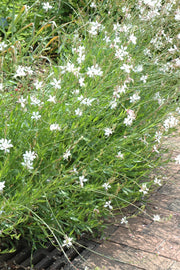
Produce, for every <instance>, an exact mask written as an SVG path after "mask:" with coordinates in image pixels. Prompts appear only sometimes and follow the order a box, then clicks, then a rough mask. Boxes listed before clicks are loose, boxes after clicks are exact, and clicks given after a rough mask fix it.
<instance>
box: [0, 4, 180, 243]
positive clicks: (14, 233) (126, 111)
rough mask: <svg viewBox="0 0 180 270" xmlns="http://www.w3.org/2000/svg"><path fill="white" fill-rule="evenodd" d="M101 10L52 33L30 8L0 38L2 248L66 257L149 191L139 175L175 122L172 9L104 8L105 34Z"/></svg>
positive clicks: (153, 163)
mask: <svg viewBox="0 0 180 270" xmlns="http://www.w3.org/2000/svg"><path fill="white" fill-rule="evenodd" d="M26 3H27V4H28V3H30V2H29V1H28V2H26ZM49 3H50V4H53V3H54V2H52V3H51V2H49ZM73 3H75V2H73ZM73 3H71V4H73ZM56 4H57V3H55V5H56ZM75 4H76V3H75ZM91 4H92V3H91ZM112 4H113V1H109V2H108V1H107V3H101V2H98V3H97V6H96V7H91V6H90V5H89V6H87V7H86V9H83V10H82V12H81V10H80V9H77V11H78V14H79V15H78V17H77V18H76V20H75V22H74V21H73V22H72V23H71V24H68V25H59V24H58V23H59V21H58V18H57V17H55V18H53V19H51V20H47V17H48V16H49V18H52V17H51V12H52V15H53V14H54V15H56V14H55V13H54V12H55V11H54V10H52V9H53V8H50V9H49V10H47V14H46V13H45V14H44V15H43V14H41V13H40V11H39V6H40V5H41V4H40V3H39V2H38V1H37V6H36V5H34V7H33V8H32V10H31V9H30V10H28V9H27V10H26V8H21V10H20V11H17V16H14V19H13V20H12V21H11V22H10V23H9V25H8V30H6V29H5V28H4V30H3V31H4V32H3V33H4V37H3V39H2V41H1V43H0V53H1V63H0V65H1V77H0V80H1V84H0V88H1V93H0V106H1V111H0V113H1V115H0V166H1V167H0V172H1V179H0V190H1V194H0V209H1V210H0V211H1V212H0V224H1V225H0V226H1V227H0V233H1V238H2V239H6V240H9V239H10V238H11V239H19V237H25V238H27V239H28V240H29V241H33V242H34V244H35V243H36V241H38V242H40V243H42V242H43V241H46V239H47V237H49V238H52V237H54V238H55V239H56V241H59V245H60V246H61V245H63V243H64V244H65V242H63V238H65V240H64V241H67V242H66V243H69V245H71V242H72V239H71V238H73V239H74V240H75V239H76V238H77V237H79V236H81V234H82V232H85V231H86V232H87V231H90V232H92V230H93V229H95V228H100V227H101V225H102V223H103V217H105V216H108V215H110V214H112V212H113V209H117V210H118V209H119V211H121V212H123V208H124V207H125V206H127V205H129V204H130V203H134V202H135V201H137V200H142V199H143V198H144V195H146V194H147V193H148V192H149V190H153V188H154V187H155V186H156V185H157V184H159V183H160V182H158V181H157V178H152V177H151V176H150V174H151V173H152V171H153V170H154V169H155V168H156V167H157V166H158V165H159V164H161V163H162V158H161V157H162V153H163V149H162V148H161V141H162V138H163V135H164V134H167V132H169V131H171V130H173V128H175V127H176V125H177V123H178V120H177V117H178V113H179V108H178V107H177V105H176V103H175V102H173V101H175V100H176V99H177V95H178V72H179V71H178V66H179V62H178V59H177V54H178V51H177V44H178V40H179V35H178V33H177V29H176V25H177V18H176V12H177V5H176V3H175V2H174V3H173V4H172V7H171V8H170V7H169V6H168V2H167V3H164V5H161V6H158V7H153V8H152V7H151V6H147V5H145V4H143V3H141V5H140V4H139V5H135V4H134V3H132V4H131V1H128V4H127V5H126V7H124V6H123V5H122V6H121V5H118V4H117V3H116V2H115V1H114V5H113V12H114V11H115V10H116V9H117V14H116V15H117V18H118V21H117V22H114V20H115V18H114V16H112V15H111V10H110V7H111V5H112ZM78 5H79V2H78ZM82 5H83V2H82ZM86 5H87V3H86ZM108 5H109V14H108ZM16 8H17V7H16ZM75 8H77V7H76V5H75ZM156 8H157V10H156ZM141 9H142V10H143V14H142V12H141ZM154 9H155V10H154ZM35 10H38V14H39V17H40V21H41V22H40V21H39V22H38V23H37V25H36V18H37V17H38V16H37V15H38V14H37V13H35ZM89 10H91V11H89ZM155 11H156V12H155ZM48 12H49V13H48ZM93 12H94V13H93ZM164 12H166V14H167V15H166V17H164ZM87 14H88V16H87ZM92 14H95V16H94V18H95V19H94V20H93V21H92V18H93V16H92ZM103 14H105V16H106V15H108V16H109V19H108V20H106V19H104V20H102V21H101V19H102V17H103V16H102V15H103ZM113 14H114V13H113ZM40 15H41V16H40ZM148 16H149V17H148ZM33 18H34V20H35V22H34V21H33ZM98 18H99V20H98ZM105 18H106V17H105ZM56 19H57V21H56ZM103 21H104V22H103ZM25 22H26V24H25ZM57 22H58V23H57ZM40 23H41V26H40ZM167 23H168V25H170V26H169V28H167ZM30 24H31V25H30ZM69 25H70V26H69ZM23 27H25V28H23ZM112 27H113V29H112ZM56 35H57V36H56ZM54 42H55V56H56V58H55V59H54V58H53V57H52V55H53V53H52V51H53V49H54V48H53V44H54ZM157 177H158V176H157ZM67 235H68V236H67ZM68 237H69V238H68ZM68 241H69V242H68ZM4 242H5V241H4ZM8 244H9V242H8Z"/></svg>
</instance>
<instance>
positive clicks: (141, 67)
mask: <svg viewBox="0 0 180 270" xmlns="http://www.w3.org/2000/svg"><path fill="white" fill-rule="evenodd" d="M133 70H134V72H141V71H143V66H142V65H138V66H136V67H135V68H134V69H133Z"/></svg>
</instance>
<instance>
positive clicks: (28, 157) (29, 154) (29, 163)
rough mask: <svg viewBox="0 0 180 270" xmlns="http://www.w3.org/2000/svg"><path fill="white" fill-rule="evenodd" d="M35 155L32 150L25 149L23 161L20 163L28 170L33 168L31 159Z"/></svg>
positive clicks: (32, 159)
mask: <svg viewBox="0 0 180 270" xmlns="http://www.w3.org/2000/svg"><path fill="white" fill-rule="evenodd" d="M36 157H37V154H36V153H35V152H34V151H31V150H30V151H26V152H25V154H23V158H24V161H23V162H22V163H21V164H22V165H23V166H24V167H25V168H27V169H28V170H33V169H34V167H33V161H34V159H35V158H36Z"/></svg>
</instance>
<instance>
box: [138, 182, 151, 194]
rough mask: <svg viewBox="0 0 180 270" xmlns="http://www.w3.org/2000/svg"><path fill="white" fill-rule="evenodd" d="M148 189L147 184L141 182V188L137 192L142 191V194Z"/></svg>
mask: <svg viewBox="0 0 180 270" xmlns="http://www.w3.org/2000/svg"><path fill="white" fill-rule="evenodd" d="M148 191H149V189H148V188H147V184H146V183H143V184H142V186H141V189H140V190H139V192H142V193H143V195H145V194H147V193H148Z"/></svg>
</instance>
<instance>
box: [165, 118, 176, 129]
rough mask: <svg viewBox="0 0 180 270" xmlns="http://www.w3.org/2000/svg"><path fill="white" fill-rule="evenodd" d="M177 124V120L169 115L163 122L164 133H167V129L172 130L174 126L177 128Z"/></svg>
mask: <svg viewBox="0 0 180 270" xmlns="http://www.w3.org/2000/svg"><path fill="white" fill-rule="evenodd" d="M177 124H178V120H177V119H176V118H175V117H174V116H173V115H170V116H169V117H168V118H167V119H166V120H165V121H164V124H163V125H164V128H165V130H166V131H168V129H170V128H173V127H175V126H177Z"/></svg>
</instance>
